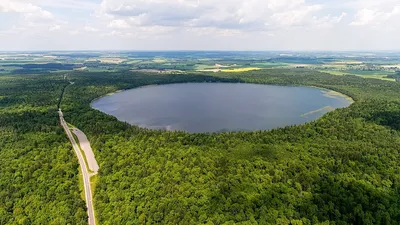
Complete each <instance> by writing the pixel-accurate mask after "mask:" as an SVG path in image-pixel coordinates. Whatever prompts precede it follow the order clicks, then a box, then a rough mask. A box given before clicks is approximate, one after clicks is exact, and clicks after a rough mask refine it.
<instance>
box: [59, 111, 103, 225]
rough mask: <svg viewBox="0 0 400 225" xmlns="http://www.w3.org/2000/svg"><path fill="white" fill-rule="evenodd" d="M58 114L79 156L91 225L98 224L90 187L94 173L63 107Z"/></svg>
mask: <svg viewBox="0 0 400 225" xmlns="http://www.w3.org/2000/svg"><path fill="white" fill-rule="evenodd" d="M58 114H59V117H60V122H61V125H62V127H63V128H64V130H65V133H67V136H68V138H69V141H70V142H71V144H72V147H73V148H74V151H75V154H76V156H77V157H78V160H79V165H80V167H81V170H82V176H83V185H84V189H85V199H86V206H87V213H88V220H89V221H88V222H89V225H96V220H95V216H94V208H93V198H92V190H91V189H90V177H91V176H93V175H94V174H90V173H89V171H88V169H87V167H86V163H85V159H84V158H83V155H82V152H81V150H80V148H79V146H78V144H77V143H76V141H75V139H74V137H73V135H72V133H71V131H70V130H69V127H68V124H67V123H66V122H65V120H64V115H63V113H62V111H61V109H59V111H58ZM85 137H86V136H85ZM89 146H90V144H89ZM93 158H94V156H93ZM96 165H97V162H96Z"/></svg>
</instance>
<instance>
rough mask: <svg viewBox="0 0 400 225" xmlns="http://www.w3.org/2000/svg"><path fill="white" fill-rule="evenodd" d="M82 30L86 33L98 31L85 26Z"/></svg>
mask: <svg viewBox="0 0 400 225" xmlns="http://www.w3.org/2000/svg"><path fill="white" fill-rule="evenodd" d="M83 29H84V30H85V31H88V32H98V31H99V29H97V28H94V27H91V26H85V27H84V28H83Z"/></svg>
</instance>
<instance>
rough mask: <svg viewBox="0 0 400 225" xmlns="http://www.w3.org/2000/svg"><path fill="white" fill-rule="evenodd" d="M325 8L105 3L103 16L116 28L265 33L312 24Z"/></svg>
mask: <svg viewBox="0 0 400 225" xmlns="http://www.w3.org/2000/svg"><path fill="white" fill-rule="evenodd" d="M322 8H323V7H322V6H321V5H318V4H309V3H306V2H305V0H246V1H243V0H230V1H215V0H202V1H198V0H103V1H102V3H101V10H100V11H101V13H100V14H103V15H106V16H107V17H108V18H112V19H113V21H111V22H110V24H109V27H113V28H117V27H127V25H128V24H134V25H137V26H175V27H203V28H219V29H221V30H235V29H237V30H266V29H272V28H271V27H275V28H274V29H276V27H278V26H289V27H290V26H298V25H306V24H312V22H313V21H314V20H315V19H319V16H317V15H314V13H315V12H318V11H320V10H321V9H322ZM321 18H324V17H321ZM116 21H118V22H116ZM123 21H125V22H123ZM122 24H124V25H122Z"/></svg>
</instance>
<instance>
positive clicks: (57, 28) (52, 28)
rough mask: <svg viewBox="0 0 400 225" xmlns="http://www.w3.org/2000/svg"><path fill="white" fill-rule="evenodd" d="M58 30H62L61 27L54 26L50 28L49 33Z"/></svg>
mask: <svg viewBox="0 0 400 225" xmlns="http://www.w3.org/2000/svg"><path fill="white" fill-rule="evenodd" d="M57 30H61V26H60V25H54V26H51V27H50V28H49V31H57Z"/></svg>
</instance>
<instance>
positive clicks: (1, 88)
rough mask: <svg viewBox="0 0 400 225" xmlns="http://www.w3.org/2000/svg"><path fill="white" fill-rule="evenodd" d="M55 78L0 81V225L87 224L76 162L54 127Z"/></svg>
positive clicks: (57, 79)
mask: <svg viewBox="0 0 400 225" xmlns="http://www.w3.org/2000/svg"><path fill="white" fill-rule="evenodd" d="M60 78H61V77H60V76H59V77H55V76H48V75H40V76H39V75H21V76H20V75H15V76H14V75H13V76H0V224H87V215H86V205H85V202H84V201H83V200H82V198H81V195H80V190H79V185H78V181H79V180H78V161H77V159H76V158H75V156H74V155H73V154H72V153H73V152H72V151H71V148H72V146H71V145H70V144H69V142H68V139H67V138H66V137H65V134H64V131H63V129H62V128H61V127H60V126H59V123H58V117H57V111H56V110H57V108H56V107H57V98H59V96H60V93H61V89H62V87H63V86H64V85H65V81H64V80H62V79H60Z"/></svg>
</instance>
